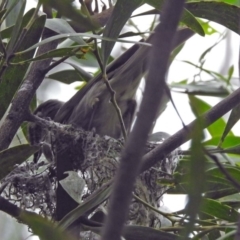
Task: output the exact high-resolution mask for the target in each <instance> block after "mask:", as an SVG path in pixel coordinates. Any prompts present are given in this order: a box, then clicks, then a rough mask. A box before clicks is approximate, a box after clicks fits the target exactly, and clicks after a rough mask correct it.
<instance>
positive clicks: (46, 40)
mask: <svg viewBox="0 0 240 240" xmlns="http://www.w3.org/2000/svg"><path fill="white" fill-rule="evenodd" d="M76 36H85V37H90V38H96V39H102V40H106V41H112V42H126V43H134V44H135V43H137V44H140V45H145V46H149V47H150V46H151V45H150V44H149V43H146V42H136V41H128V40H122V39H117V40H116V39H112V38H107V37H101V36H99V35H96V34H89V33H63V34H59V35H57V36H54V37H50V38H47V39H44V40H43V41H41V42H39V43H37V44H35V45H33V46H31V47H29V48H28V49H26V50H25V51H22V52H21V53H17V54H23V53H26V52H28V51H31V50H33V49H35V48H37V47H39V46H41V45H44V44H46V43H49V42H52V41H54V40H58V39H61V38H67V37H68V38H70V37H76Z"/></svg>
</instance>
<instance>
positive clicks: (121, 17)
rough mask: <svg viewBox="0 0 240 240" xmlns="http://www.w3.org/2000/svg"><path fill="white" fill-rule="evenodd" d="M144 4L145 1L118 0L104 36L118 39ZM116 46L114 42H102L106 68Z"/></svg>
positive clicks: (103, 59)
mask: <svg viewBox="0 0 240 240" xmlns="http://www.w3.org/2000/svg"><path fill="white" fill-rule="evenodd" d="M142 3H143V0H131V1H129V0H118V1H117V3H116V5H115V7H114V9H113V12H112V15H111V17H110V18H109V20H108V22H107V25H106V27H105V29H104V31H103V36H104V37H108V38H111V39H117V38H118V35H119V33H120V31H121V30H122V28H123V26H124V25H125V23H126V22H127V20H128V19H129V18H130V16H131V14H132V12H133V11H134V10H135V9H137V8H138V7H140V6H141V5H142ZM114 44H115V42H114V41H113V42H106V41H102V61H103V65H104V66H106V64H107V62H108V57H109V56H110V53H111V51H112V49H113V47H114Z"/></svg>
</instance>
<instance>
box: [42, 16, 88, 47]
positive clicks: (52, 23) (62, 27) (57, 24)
mask: <svg viewBox="0 0 240 240" xmlns="http://www.w3.org/2000/svg"><path fill="white" fill-rule="evenodd" d="M45 27H47V28H49V29H51V30H52V31H54V32H57V33H76V31H75V30H74V29H73V28H72V27H71V26H70V25H69V23H68V22H67V21H66V20H65V19H60V18H54V19H47V21H46V25H45ZM70 39H72V40H73V41H74V42H76V43H78V44H80V45H87V43H86V42H85V41H84V40H83V38H82V37H81V36H78V37H70Z"/></svg>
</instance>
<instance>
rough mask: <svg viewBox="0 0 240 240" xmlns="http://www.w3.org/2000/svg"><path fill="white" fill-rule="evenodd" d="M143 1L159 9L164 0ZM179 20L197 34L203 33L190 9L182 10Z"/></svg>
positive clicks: (202, 34)
mask: <svg viewBox="0 0 240 240" xmlns="http://www.w3.org/2000/svg"><path fill="white" fill-rule="evenodd" d="M145 3H147V4H149V5H151V6H153V7H154V8H156V9H157V10H159V11H161V8H162V5H163V3H164V0H146V1H145ZM152 12H153V11H152ZM149 13H150V11H149ZM154 13H155V14H156V12H154ZM139 15H140V14H139ZM139 15H137V16H139ZM180 21H181V22H182V23H184V24H185V25H186V26H187V27H189V28H190V29H192V30H193V31H194V32H196V33H198V34H199V35H201V36H204V35H205V33H204V30H203V28H202V26H201V24H200V23H199V22H198V21H197V19H196V18H195V16H193V14H192V13H191V12H190V11H188V10H187V9H186V8H185V9H184V11H183V15H182V18H181V20H180Z"/></svg>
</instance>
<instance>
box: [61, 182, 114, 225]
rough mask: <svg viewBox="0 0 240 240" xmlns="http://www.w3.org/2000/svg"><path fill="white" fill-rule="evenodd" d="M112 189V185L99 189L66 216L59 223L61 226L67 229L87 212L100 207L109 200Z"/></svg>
mask: <svg viewBox="0 0 240 240" xmlns="http://www.w3.org/2000/svg"><path fill="white" fill-rule="evenodd" d="M111 189H112V187H111V185H105V186H104V187H103V188H102V189H99V190H98V191H97V192H96V193H95V194H92V195H91V196H90V198H89V199H86V200H85V201H84V202H83V203H81V204H80V205H79V206H78V207H76V208H75V209H73V210H72V211H71V212H69V213H68V214H67V215H65V217H64V218H63V219H62V220H61V221H60V222H59V226H61V227H62V228H63V229H66V228H67V227H69V226H70V225H71V224H72V223H73V222H74V221H76V220H77V219H78V218H79V217H80V216H82V215H83V214H85V213H86V212H87V211H89V210H91V209H94V208H96V207H97V206H99V205H100V204H101V203H103V202H104V201H105V200H107V199H108V198H109V196H110V194H111Z"/></svg>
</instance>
